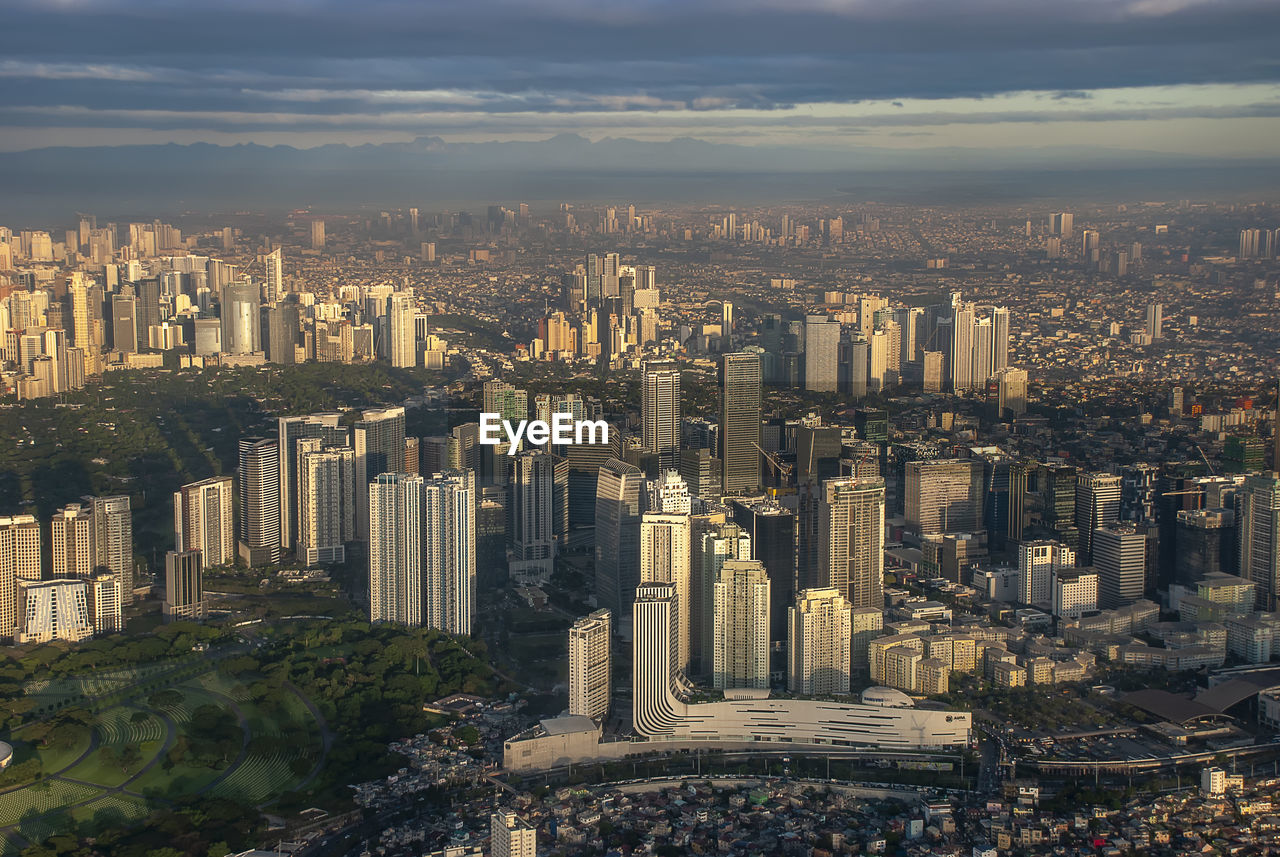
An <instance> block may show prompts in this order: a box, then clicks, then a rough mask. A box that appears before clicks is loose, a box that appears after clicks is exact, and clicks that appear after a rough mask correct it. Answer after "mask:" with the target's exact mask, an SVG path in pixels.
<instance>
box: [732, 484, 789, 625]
mask: <svg viewBox="0 0 1280 857" xmlns="http://www.w3.org/2000/svg"><path fill="white" fill-rule="evenodd" d="M732 508H733V520H734V523H736V524H738V526H740V527H742V529H743V530H744V531H745V532H746V534H747V537H748V538H749V539H750V541H751V555H752V558H753V559H758V560H760V561H761V562H762V563H764V568H765V571H766V572H768V574H769V583H770V594H771V596H772V598H773V605H772V606H771V607H770V610H769V616H770V619H769V628H770V630H769V638H770V639H772V640H779V641H780V640H785V639H787V621H788V620H787V610H788V609H789V608H790V607H791V605H792V603H793V602H794V600H795V593H796V516H795V514H794V513H793V512H791V510H789V509H787V508H785V507H783V506H781V505H780V504H778V503H777V502H774V501H771V500H735V501H734V502H733V506H732Z"/></svg>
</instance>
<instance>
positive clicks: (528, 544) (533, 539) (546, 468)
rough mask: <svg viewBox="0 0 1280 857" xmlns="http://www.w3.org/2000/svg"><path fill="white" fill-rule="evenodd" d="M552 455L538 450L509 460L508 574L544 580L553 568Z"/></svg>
mask: <svg viewBox="0 0 1280 857" xmlns="http://www.w3.org/2000/svg"><path fill="white" fill-rule="evenodd" d="M555 462H556V458H555V456H553V455H551V454H550V453H547V452H543V451H542V450H541V449H535V450H529V451H526V452H522V453H520V454H519V455H517V456H515V457H514V458H513V459H511V484H510V486H509V487H510V498H511V499H510V504H511V505H510V509H509V510H508V512H509V514H508V519H509V520H510V522H511V562H510V566H509V568H510V571H511V574H513V575H515V576H517V577H519V578H523V579H527V580H540V581H545V580H546V579H547V578H548V577H550V576H551V572H552V570H553V569H554V567H555V558H556V539H555V508H554V506H553V502H552V501H553V499H554V495H555Z"/></svg>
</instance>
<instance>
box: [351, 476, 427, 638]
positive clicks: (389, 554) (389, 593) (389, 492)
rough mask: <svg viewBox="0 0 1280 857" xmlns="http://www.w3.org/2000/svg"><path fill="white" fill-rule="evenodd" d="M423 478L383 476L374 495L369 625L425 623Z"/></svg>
mask: <svg viewBox="0 0 1280 857" xmlns="http://www.w3.org/2000/svg"><path fill="white" fill-rule="evenodd" d="M422 489H423V478H422V477H421V476H411V475H409V474H407V473H382V474H380V475H378V476H377V477H376V478H375V479H374V481H373V483H372V484H371V485H369V486H368V487H367V488H365V487H364V486H363V483H362V482H360V480H357V490H358V491H365V490H367V491H368V494H369V512H368V519H369V621H370V622H392V623H394V624H397V625H410V626H418V625H422V624H423V615H422V605H423V592H422V584H423V579H422V560H423V549H422V535H423V533H422V500H423V497H422V493H423V491H422Z"/></svg>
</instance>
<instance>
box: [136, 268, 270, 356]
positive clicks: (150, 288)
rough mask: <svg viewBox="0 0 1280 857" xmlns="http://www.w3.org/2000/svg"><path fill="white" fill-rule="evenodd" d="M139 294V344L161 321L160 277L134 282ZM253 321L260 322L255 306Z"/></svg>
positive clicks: (254, 291) (144, 340)
mask: <svg viewBox="0 0 1280 857" xmlns="http://www.w3.org/2000/svg"><path fill="white" fill-rule="evenodd" d="M134 288H135V289H136V290H137V296H138V344H139V345H142V344H143V343H144V342H146V340H147V331H149V330H150V329H151V328H152V327H153V326H154V325H157V324H159V323H160V321H161V318H160V278H159V277H147V278H146V279H144V280H139V281H138V282H137V283H135V284H134ZM253 294H254V298H255V299H256V298H257V294H258V290H257V289H254V290H253ZM253 322H254V325H255V327H256V325H257V323H258V311H257V309H256V308H255V309H254V312H253Z"/></svg>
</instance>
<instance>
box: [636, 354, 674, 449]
mask: <svg viewBox="0 0 1280 857" xmlns="http://www.w3.org/2000/svg"><path fill="white" fill-rule="evenodd" d="M641 382H642V390H641V400H640V411H641V414H640V419H641V423H642V427H643V441H644V448H645V449H647V450H649V451H650V452H653V453H656V454H657V456H658V467H659V468H660V469H662V470H679V469H680V368H679V366H678V365H677V364H676V362H675V361H674V360H646V361H645V363H644V366H643V368H642V369H641Z"/></svg>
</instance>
